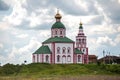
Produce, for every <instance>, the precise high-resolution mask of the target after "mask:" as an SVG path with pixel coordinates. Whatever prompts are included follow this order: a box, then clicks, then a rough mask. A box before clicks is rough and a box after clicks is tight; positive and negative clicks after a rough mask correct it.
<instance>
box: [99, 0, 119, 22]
mask: <svg viewBox="0 0 120 80" xmlns="http://www.w3.org/2000/svg"><path fill="white" fill-rule="evenodd" d="M97 2H98V4H99V5H100V6H101V7H102V9H103V11H104V12H105V14H106V16H107V17H109V18H110V19H111V23H115V24H117V23H120V15H119V13H120V4H119V3H118V1H117V0H109V1H107V0H104V1H101V0H97ZM106 3H107V4H106Z"/></svg>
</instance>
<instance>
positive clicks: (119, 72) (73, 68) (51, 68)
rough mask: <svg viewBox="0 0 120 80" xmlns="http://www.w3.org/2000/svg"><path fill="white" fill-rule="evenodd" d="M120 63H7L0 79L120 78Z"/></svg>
mask: <svg viewBox="0 0 120 80" xmlns="http://www.w3.org/2000/svg"><path fill="white" fill-rule="evenodd" d="M119 76H120V65H96V64H87V65H84V64H46V63H45V64H40V63H32V64H27V65H13V64H6V65H4V66H2V67H0V80H120V77H119Z"/></svg>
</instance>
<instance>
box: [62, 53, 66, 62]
mask: <svg viewBox="0 0 120 80" xmlns="http://www.w3.org/2000/svg"><path fill="white" fill-rule="evenodd" d="M62 63H66V56H65V55H63V56H62Z"/></svg>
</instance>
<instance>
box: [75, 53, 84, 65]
mask: <svg viewBox="0 0 120 80" xmlns="http://www.w3.org/2000/svg"><path fill="white" fill-rule="evenodd" d="M79 55H80V56H81V58H80V62H78V56H79ZM82 58H83V57H82V54H77V58H76V59H77V63H82Z"/></svg>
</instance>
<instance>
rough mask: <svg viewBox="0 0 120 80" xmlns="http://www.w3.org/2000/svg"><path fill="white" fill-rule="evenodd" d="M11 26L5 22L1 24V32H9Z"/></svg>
mask: <svg viewBox="0 0 120 80" xmlns="http://www.w3.org/2000/svg"><path fill="white" fill-rule="evenodd" d="M10 27H11V26H10V24H9V23H7V22H5V21H3V22H0V30H7V29H9V28H10Z"/></svg>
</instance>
